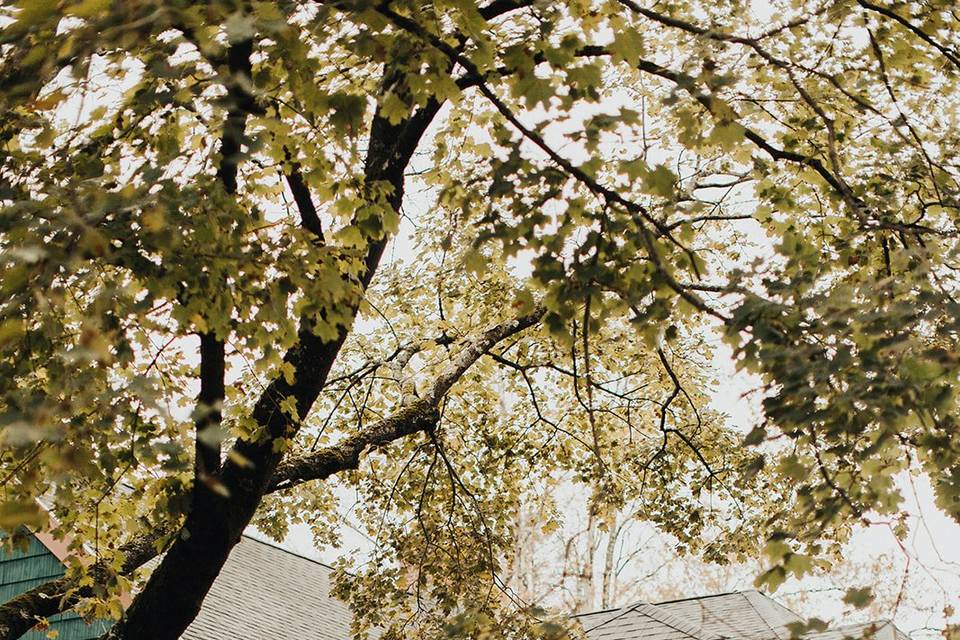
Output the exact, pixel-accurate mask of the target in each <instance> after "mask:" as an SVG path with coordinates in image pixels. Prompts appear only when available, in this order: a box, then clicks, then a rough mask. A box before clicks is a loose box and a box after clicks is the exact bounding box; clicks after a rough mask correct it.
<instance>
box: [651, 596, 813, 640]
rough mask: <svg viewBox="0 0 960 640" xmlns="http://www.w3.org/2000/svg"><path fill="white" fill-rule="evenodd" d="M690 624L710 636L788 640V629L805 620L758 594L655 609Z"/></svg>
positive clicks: (687, 601)
mask: <svg viewBox="0 0 960 640" xmlns="http://www.w3.org/2000/svg"><path fill="white" fill-rule="evenodd" d="M656 607H657V608H658V609H664V610H666V611H669V612H670V613H672V614H674V615H675V616H678V617H680V618H683V619H684V620H688V621H690V623H691V624H695V625H696V626H698V627H699V628H700V630H701V631H702V632H703V633H705V634H708V635H711V636H714V637H719V638H737V639H738V640H773V639H776V638H780V639H782V640H786V639H788V638H789V637H790V632H789V631H787V629H786V627H785V625H787V624H789V623H791V622H801V621H802V618H800V616H798V615H797V614H795V613H793V612H792V611H790V610H789V609H787V608H786V607H783V606H782V605H780V604H778V603H777V602H776V601H774V600H772V599H770V598H768V597H767V596H765V595H763V594H762V593H760V592H758V591H739V592H735V593H722V594H719V595H713V596H704V597H700V598H686V599H684V600H672V601H669V602H661V603H658V604H657V605H656Z"/></svg>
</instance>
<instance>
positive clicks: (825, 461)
mask: <svg viewBox="0 0 960 640" xmlns="http://www.w3.org/2000/svg"><path fill="white" fill-rule="evenodd" d="M755 4H757V3H749V2H746V1H744V0H719V1H718V0H714V1H711V2H701V1H700V0H685V1H683V2H681V1H676V0H675V1H671V2H666V3H658V4H656V5H650V6H649V7H648V5H647V4H641V3H639V2H636V1H635V0H594V1H590V0H563V1H557V2H538V1H524V0H516V1H515V0H493V1H492V2H490V3H489V4H483V5H478V4H476V3H473V2H470V1H468V0H446V1H444V2H433V3H416V2H409V1H407V0H394V1H392V2H373V1H370V0H339V1H334V2H321V1H314V0H303V1H294V0H282V1H281V0H258V1H250V2H241V1H240V0H236V1H233V0H216V1H212V2H207V3H199V4H198V3H189V2H185V1H182V0H177V1H173V2H169V1H165V2H159V1H156V0H138V1H136V2H110V1H109V0H64V1H61V2H54V1H53V0H22V1H20V2H18V3H15V4H14V5H13V6H8V7H7V8H5V9H2V11H3V14H2V15H3V18H2V19H3V21H4V22H3V23H2V24H3V26H2V29H3V31H2V34H0V47H2V49H0V64H2V68H3V73H2V79H0V95H2V97H0V102H2V105H3V115H2V117H0V144H2V149H3V151H2V155H0V203H2V209H0V250H2V254H0V269H2V270H3V279H2V283H0V425H2V432H0V433H2V435H0V441H2V451H0V461H2V464H3V467H4V470H5V482H4V488H5V493H4V496H3V502H2V504H0V526H3V527H4V528H5V529H8V530H12V529H13V528H15V527H16V526H18V525H20V524H28V525H30V526H33V527H37V528H43V529H49V530H51V531H52V532H53V533H55V534H58V535H61V536H62V535H64V534H66V533H67V532H70V533H71V534H72V535H73V538H72V540H73V542H72V544H73V545H74V547H75V548H76V549H77V550H80V549H81V547H82V545H92V546H93V547H94V548H95V549H96V560H97V562H96V563H94V564H93V565H89V564H81V563H78V564H77V566H75V567H73V568H72V569H71V573H70V575H69V579H68V580H66V581H65V582H62V583H60V584H58V585H57V587H56V593H59V594H63V593H66V594H67V595H68V596H69V597H68V598H67V599H66V600H64V603H65V604H66V605H72V604H76V603H78V602H79V604H80V605H81V609H82V610H83V611H84V612H86V614H88V615H91V616H104V615H109V614H110V613H111V612H114V613H115V612H116V602H117V600H116V598H117V597H118V593H119V592H120V591H121V590H123V589H124V588H126V587H127V586H128V584H129V581H130V580H133V581H134V582H135V583H138V584H139V583H140V581H141V580H143V579H144V578H145V576H144V575H143V572H142V571H141V572H137V571H136V570H137V568H138V567H140V566H141V565H142V564H143V563H144V562H145V561H146V560H148V559H149V558H150V557H152V556H153V555H155V554H156V553H158V552H159V551H160V550H162V549H167V554H166V556H165V557H164V559H163V560H162V561H161V562H160V563H159V565H158V568H157V569H156V570H155V571H154V572H153V574H152V577H151V578H150V579H149V582H146V584H145V586H143V589H142V591H140V593H139V595H138V596H137V598H136V599H135V601H134V604H133V606H132V607H131V608H130V609H129V610H128V611H127V614H126V617H125V620H124V621H123V624H122V625H120V626H118V627H117V628H116V630H115V632H114V633H115V635H116V636H117V637H147V636H146V635H138V633H140V634H142V633H146V632H145V631H144V630H145V629H149V630H150V633H151V634H154V635H153V636H152V637H171V638H172V637H178V635H179V633H180V631H182V629H183V628H184V627H185V626H186V625H187V624H189V622H190V620H191V619H192V616H193V615H194V613H191V612H192V611H193V605H195V604H196V603H197V602H199V601H202V599H203V597H204V595H205V594H206V590H207V588H209V584H210V582H211V581H212V580H213V579H214V577H215V576H216V573H217V571H218V570H219V566H220V564H221V563H222V561H223V560H224V559H225V558H226V555H227V553H229V549H230V547H231V546H232V544H233V543H234V542H235V541H236V539H237V537H238V536H239V535H240V532H242V530H243V528H244V527H245V526H247V525H248V523H250V522H251V521H254V522H255V523H256V524H257V525H258V526H260V527H261V528H262V529H264V530H266V531H269V532H271V533H272V534H274V535H276V536H278V537H279V536H282V535H283V533H284V531H285V530H286V527H287V526H288V525H289V524H290V523H294V522H307V523H309V524H310V525H311V526H312V527H313V529H314V531H315V533H316V535H317V537H318V540H319V541H321V542H330V541H332V540H335V538H336V519H335V512H336V502H337V492H336V490H335V487H338V486H339V487H344V486H346V487H350V488H352V489H353V490H355V491H357V492H358V493H359V494H360V495H361V496H362V498H363V500H362V501H361V505H362V507H361V508H360V509H359V511H358V512H357V514H356V517H357V518H358V520H359V522H360V523H361V524H362V526H363V527H365V528H366V530H367V531H368V532H369V533H370V535H371V536H372V537H374V538H375V540H376V541H377V543H378V544H377V547H376V557H375V560H376V562H374V563H372V564H371V565H370V566H371V567H373V568H371V569H370V570H369V571H362V572H360V573H355V574H352V576H345V577H344V580H343V581H342V584H341V587H342V590H343V593H344V594H346V595H349V597H350V598H351V599H352V601H353V602H354V603H355V604H356V606H357V609H358V611H359V612H360V613H361V614H362V615H361V621H360V624H361V626H363V625H369V624H382V625H390V624H393V625H394V628H393V629H392V632H394V633H397V634H402V633H411V631H410V629H413V628H416V629H417V630H418V633H422V634H423V635H424V636H426V637H433V636H434V635H436V634H442V633H445V632H444V629H448V630H449V629H454V630H460V632H462V633H469V634H475V635H481V634H482V631H481V630H480V629H479V627H478V625H480V626H484V627H487V628H493V629H496V630H497V633H499V634H500V635H505V636H510V635H513V634H516V635H518V636H520V635H523V634H524V633H525V632H526V630H527V629H528V625H529V624H533V623H536V622H537V620H538V618H539V614H537V613H536V612H535V611H534V610H533V609H531V608H530V605H531V604H535V603H522V602H516V601H515V599H512V598H511V594H510V592H509V590H507V589H505V588H501V589H498V587H503V584H502V582H501V581H500V579H499V577H498V575H499V572H500V571H501V570H502V567H503V566H505V565H506V564H508V563H509V561H510V549H511V544H512V538H513V536H514V535H515V532H516V523H517V517H518V505H519V504H520V503H521V502H522V500H523V499H524V497H525V496H530V495H532V493H533V492H534V491H536V489H537V487H538V486H542V484H543V483H549V482H551V481H554V480H556V479H557V478H560V477H564V478H573V479H574V480H575V481H576V482H578V483H579V485H580V486H581V487H582V491H586V492H588V493H589V495H590V496H591V500H590V504H591V507H590V508H591V514H592V515H593V516H595V517H596V519H597V521H598V522H603V521H604V520H605V519H606V520H608V521H609V520H610V516H611V514H614V513H616V512H617V510H619V509H622V508H623V507H624V505H626V504H628V503H630V504H636V505H639V509H638V510H637V514H636V517H638V518H641V519H644V520H648V521H652V522H654V523H655V524H656V525H657V526H659V527H661V528H662V529H663V530H664V531H666V532H669V533H670V534H672V535H675V536H677V538H679V539H680V540H681V541H682V542H683V544H684V545H685V547H686V548H687V549H688V550H690V551H693V552H697V553H702V554H704V555H705V557H706V558H707V559H710V560H724V559H739V558H744V557H747V556H751V555H757V554H759V553H761V552H762V553H763V554H765V557H766V558H767V560H768V562H769V566H770V569H769V571H768V572H767V573H765V574H764V575H763V576H761V579H760V583H761V584H764V585H766V586H767V587H770V588H776V586H777V585H778V584H779V583H780V582H782V581H783V580H784V578H785V577H786V576H787V575H789V574H795V575H803V574H804V573H806V572H808V571H810V570H811V569H812V568H813V567H815V566H819V565H822V564H823V562H824V558H825V557H826V556H827V555H828V554H829V553H830V552H831V551H835V550H836V549H837V548H838V547H837V545H839V544H840V543H841V542H842V541H843V540H844V539H845V538H846V536H847V535H848V534H849V530H850V527H851V525H852V524H853V523H855V522H858V521H860V520H861V519H863V518H866V517H871V514H884V515H894V516H895V515H896V514H897V511H898V507H899V505H900V504H901V500H902V499H901V496H900V495H899V493H898V492H897V489H896V486H895V484H894V482H893V477H894V476H895V475H896V474H898V473H900V472H903V471H906V470H922V471H923V472H924V473H926V474H927V475H928V476H929V477H930V479H931V482H932V484H933V486H934V488H935V490H936V493H937V496H938V501H939V506H940V507H941V508H942V509H944V510H945V511H946V512H948V513H950V514H951V515H952V516H953V517H954V518H956V519H960V439H958V438H957V437H956V430H957V425H956V422H955V421H956V418H955V417H954V416H955V414H956V411H955V408H956V407H955V404H956V393H955V387H956V384H957V373H958V368H960V358H958V356H957V348H956V347H957V345H956V339H957V322H958V320H957V318H958V317H960V313H958V312H960V307H958V304H957V302H956V300H955V297H954V291H955V289H956V284H957V283H956V277H957V276H956V273H957V272H956V265H955V261H956V259H957V256H956V253H957V245H956V237H957V224H956V222H957V211H958V205H960V201H958V157H957V149H958V148H960V144H958V143H960V129H958V123H957V114H958V113H960V110H958V104H957V102H958V97H957V96H958V95H960V92H958V91H957V89H958V87H957V84H958V77H960V76H958V74H960V51H957V49H956V46H955V43H956V42H958V41H960V20H958V17H957V15H956V12H955V9H954V8H953V3H952V2H951V1H950V0H926V1H925V2H922V3H888V2H887V0H876V2H873V1H871V0H856V1H854V0H824V1H817V2H814V1H812V0H772V1H771V2H770V3H769V5H768V6H766V7H760V9H761V10H763V11H765V12H766V13H768V14H769V16H768V17H769V20H768V19H766V18H764V17H763V16H758V15H757V14H756V9H757V7H753V8H751V7H752V6H753V5H755ZM396 238H399V239H398V240H397V242H400V246H401V249H400V250H399V253H400V254H401V255H400V256H399V257H398V256H391V255H390V250H389V249H388V253H387V258H386V260H385V261H383V262H384V264H382V265H381V264H380V263H381V256H382V255H383V253H384V249H385V247H386V246H387V243H388V241H390V240H391V239H396ZM717 331H719V332H722V333H723V335H724V336H725V339H726V341H727V342H728V344H729V345H730V346H731V347H732V348H733V350H734V352H735V354H736V357H737V358H738V362H739V364H740V366H741V367H743V368H745V369H748V370H750V371H753V372H756V373H758V374H759V375H760V376H762V378H763V380H764V385H765V386H764V388H763V389H762V392H763V394H764V399H763V422H762V424H759V425H757V426H756V428H755V429H753V431H751V432H750V433H749V434H746V435H745V436H744V435H742V434H739V433H737V432H736V431H734V430H732V429H731V428H729V427H728V426H727V425H726V424H725V421H724V418H723V416H720V415H717V414H716V413H715V412H711V411H710V410H709V408H708V406H707V401H708V397H709V393H710V390H711V385H712V384H713V383H712V381H711V375H712V374H711V368H710V361H711V358H712V357H713V352H714V348H715V347H714V343H713V342H712V340H711V338H710V336H711V335H712V334H713V333H714V332H717ZM198 345H199V346H198ZM334 476H335V479H334ZM37 501H40V502H41V503H42V504H43V505H45V507H46V508H47V509H46V510H42V509H40V508H39V507H37V506H36V505H37V504H38V502H37ZM47 512H49V513H50V514H51V515H52V516H54V517H55V519H49V520H48V519H47V518H46V515H45V514H46V513H47ZM545 526H550V523H549V521H548V522H547V523H546V525H545ZM758 541H759V542H758ZM758 547H762V548H758ZM196 557H205V558H209V566H206V565H205V566H204V567H203V568H202V570H197V567H196V566H194V565H191V563H190V561H189V560H188V559H190V558H196ZM174 585H176V589H174V588H173V586H174ZM861 596H864V594H854V595H853V596H851V598H853V599H855V600H862V599H863V598H862V597H861ZM864 597H867V596H864ZM54 601H55V602H58V603H59V602H60V599H59V598H54V599H52V600H51V599H49V598H47V599H46V600H44V602H45V603H46V604H44V605H43V606H45V607H47V609H42V607H40V605H37V604H36V603H37V602H38V600H33V601H30V602H27V601H26V600H21V601H19V602H16V603H8V605H7V606H5V607H3V609H2V611H0V618H3V619H4V621H8V620H14V619H16V620H22V619H23V616H22V615H21V614H26V615H27V616H28V617H27V618H26V619H27V620H28V621H29V620H32V619H34V618H32V616H40V617H42V616H44V615H49V614H50V613H49V612H50V609H49V607H51V606H53V605H52V604H50V603H51V602H54ZM411 608H412V610H411ZM467 610H469V611H472V612H475V614H476V615H475V616H472V617H471V619H470V620H466V621H464V620H459V621H454V620H452V618H451V616H453V615H455V614H457V613H462V612H464V611H467ZM44 611H46V612H47V613H44ZM518 611H521V612H526V613H529V614H530V615H525V616H517V615H516V613H517V612H518ZM54 612H55V610H54ZM8 614H9V615H10V616H12V617H9V618H8V617H7V616H8ZM481 623H482V624H481ZM5 624H6V622H5ZM18 624H22V622H21V623H18ZM543 629H546V630H545V631H544V630H543ZM541 631H542V632H543V633H544V634H546V635H550V634H552V633H554V630H553V627H551V626H549V625H548V626H547V627H541ZM4 637H16V636H15V635H11V636H4Z"/></svg>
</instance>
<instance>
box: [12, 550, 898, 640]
mask: <svg viewBox="0 0 960 640" xmlns="http://www.w3.org/2000/svg"><path fill="white" fill-rule="evenodd" d="M30 544H31V546H30V548H29V549H28V550H27V551H26V552H15V553H14V554H13V555H12V556H10V557H6V556H4V555H3V554H2V553H0V590H3V589H6V590H7V591H9V593H7V597H9V596H11V595H14V594H15V593H19V592H21V591H23V590H25V589H27V588H29V587H30V586H33V584H37V583H38V582H43V581H45V580H46V579H48V578H49V576H53V575H62V573H63V565H62V561H61V559H60V558H59V557H57V556H56V555H55V554H52V553H50V551H49V550H48V548H46V546H47V545H46V542H45V541H44V540H41V539H39V538H36V537H33V536H31V537H30ZM38 563H45V564H44V565H43V567H41V566H40V565H39V564H38ZM48 565H49V566H48ZM44 567H46V569H44ZM51 571H52V573H51ZM333 571H334V570H333V568H332V567H330V566H328V565H325V564H323V563H322V562H317V561H316V560H312V559H310V558H307V557H305V556H302V555H299V554H296V553H293V552H290V551H287V550H285V549H282V548H280V547H278V546H274V545H273V544H271V543H268V542H264V541H261V540H258V539H256V538H252V537H249V536H243V538H241V541H240V542H239V543H238V544H237V545H236V546H235V547H234V549H233V551H232V552H231V553H230V555H229V557H228V558H227V562H226V564H225V565H224V567H223V570H222V571H221V572H220V575H219V576H218V577H217V580H216V582H214V584H213V587H212V588H211V589H210V593H209V594H208V596H207V598H206V599H205V600H204V602H203V606H202V608H201V610H200V614H199V615H198V616H197V618H196V619H195V620H194V621H193V623H192V624H191V625H190V626H189V627H188V628H187V630H186V631H185V632H184V634H183V636H182V640H222V638H257V639H258V640H287V639H288V638H297V639H298V640H349V639H350V638H351V635H350V625H351V621H352V619H353V616H352V613H351V611H350V607H349V606H348V605H347V604H346V603H345V602H343V601H341V600H338V599H336V598H334V597H333V596H332V595H331V579H332V576H333ZM7 591H4V592H5V593H6V592H7ZM58 618H59V616H58ZM574 619H575V620H577V621H578V622H580V624H581V625H582V627H583V630H584V631H585V633H586V637H587V639H588V640H790V637H791V634H790V631H789V630H788V628H787V626H788V625H790V624H791V623H795V622H802V621H803V619H802V618H801V617H800V616H798V615H797V614H795V613H794V612H792V611H790V610H789V609H787V608H786V607H784V606H783V605H781V604H779V603H777V602H776V601H775V600H773V599H771V598H769V597H767V596H765V595H763V594H762V593H760V592H758V591H738V592H734V593H722V594H716V595H709V596H701V597H696V598H685V599H682V600H670V601H666V602H658V603H655V604H653V603H645V602H638V603H635V604H631V605H627V606H625V607H620V608H618V609H610V610H607V611H597V612H593V613H585V614H580V615H577V616H574ZM93 627H97V628H92V627H89V626H87V625H85V624H84V623H83V621H82V620H80V619H77V618H76V616H75V614H72V613H69V614H65V615H64V616H63V620H58V621H55V624H54V628H56V629H58V630H61V631H63V632H66V633H65V634H62V635H61V637H63V638H70V639H71V640H74V639H75V640H86V639H87V638H94V637H98V636H99V634H100V633H101V632H102V631H103V629H102V628H99V627H100V625H93ZM32 634H33V635H31V634H28V635H27V636H24V638H33V637H39V636H38V635H37V633H36V632H32ZM370 635H371V636H373V637H374V638H376V636H378V635H379V633H377V632H373V633H371V634H370ZM851 638H852V639H860V638H869V639H870V640H908V638H907V636H906V635H904V634H903V633H902V632H901V631H900V630H899V629H897V628H896V626H894V624H893V623H892V622H889V621H886V620H884V621H879V622H873V623H869V624H859V625H848V626H840V627H834V628H831V629H828V630H826V631H822V632H816V633H810V634H806V635H805V636H804V640H847V639H851Z"/></svg>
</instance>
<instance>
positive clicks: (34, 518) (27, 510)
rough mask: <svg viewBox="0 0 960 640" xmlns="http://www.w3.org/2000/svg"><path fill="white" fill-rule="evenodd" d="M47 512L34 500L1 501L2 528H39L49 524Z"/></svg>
mask: <svg viewBox="0 0 960 640" xmlns="http://www.w3.org/2000/svg"><path fill="white" fill-rule="evenodd" d="M47 520H48V518H47V513H46V511H44V510H43V509H41V508H40V505H39V504H37V503H36V502H34V501H33V500H23V501H7V502H0V529H3V530H5V531H13V530H15V529H16V528H17V527H30V528H32V529H39V528H41V527H43V526H45V525H46V524H47Z"/></svg>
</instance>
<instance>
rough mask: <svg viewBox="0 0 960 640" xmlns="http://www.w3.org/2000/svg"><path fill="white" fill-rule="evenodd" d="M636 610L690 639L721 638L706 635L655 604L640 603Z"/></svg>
mask: <svg viewBox="0 0 960 640" xmlns="http://www.w3.org/2000/svg"><path fill="white" fill-rule="evenodd" d="M637 609H638V610H641V609H642V610H641V613H643V614H644V615H646V616H648V617H650V618H653V619H654V620H656V621H657V622H660V623H662V624H665V625H667V626H668V627H673V628H674V629H676V630H677V631H679V632H681V633H685V634H687V635H688V636H690V637H691V638H697V639H698V640H720V638H721V636H717V635H714V634H712V633H707V632H706V631H704V629H703V627H701V626H697V625H695V624H691V623H689V622H687V621H686V620H682V619H680V618H679V617H677V616H675V615H673V614H672V613H670V612H668V611H664V610H662V609H660V608H659V607H657V605H655V604H648V603H642V604H640V605H638V606H637Z"/></svg>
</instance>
